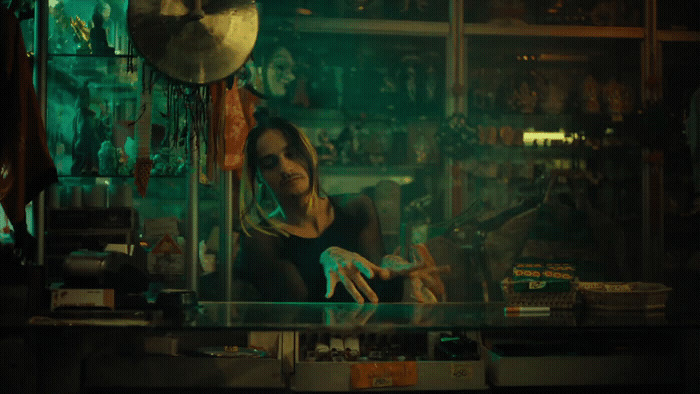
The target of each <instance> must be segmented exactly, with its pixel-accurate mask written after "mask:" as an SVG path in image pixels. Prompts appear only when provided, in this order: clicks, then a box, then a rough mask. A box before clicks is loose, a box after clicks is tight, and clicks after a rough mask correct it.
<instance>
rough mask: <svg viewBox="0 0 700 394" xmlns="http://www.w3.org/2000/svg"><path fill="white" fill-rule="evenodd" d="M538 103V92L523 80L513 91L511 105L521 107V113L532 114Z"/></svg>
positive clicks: (516, 107)
mask: <svg viewBox="0 0 700 394" xmlns="http://www.w3.org/2000/svg"><path fill="white" fill-rule="evenodd" d="M536 104H537V92H536V91H534V90H533V89H530V85H529V84H528V83H527V82H525V81H523V82H522V83H521V84H520V87H519V88H518V89H517V90H515V91H514V92H513V97H512V99H511V105H512V106H513V107H514V108H515V109H519V110H520V112H521V113H524V114H531V113H534V112H535V105H536Z"/></svg>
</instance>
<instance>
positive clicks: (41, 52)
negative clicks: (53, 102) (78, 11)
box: [34, 0, 49, 265]
mask: <svg viewBox="0 0 700 394" xmlns="http://www.w3.org/2000/svg"><path fill="white" fill-rule="evenodd" d="M48 28H49V5H48V1H46V0H40V1H37V2H36V5H35V8H34V32H35V33H34V86H35V89H36V93H37V96H38V98H39V109H40V111H41V116H42V120H43V122H44V125H45V124H46V107H47V105H46V103H47V99H46V91H47V90H46V66H47V62H48V40H49V34H48ZM44 195H45V193H44V192H43V191H42V192H41V193H39V195H38V196H37V198H36V199H35V200H34V229H35V231H34V235H35V236H36V242H37V249H36V262H35V264H37V265H44V256H45V246H46V245H45V244H46V236H45V234H44V231H45V223H44V222H45V220H46V215H45V203H44V202H45V200H44Z"/></svg>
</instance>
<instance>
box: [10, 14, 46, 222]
mask: <svg viewBox="0 0 700 394" xmlns="http://www.w3.org/2000/svg"><path fill="white" fill-rule="evenodd" d="M0 13H1V14H0V65H2V77H1V78H2V79H1V80H0V82H1V85H0V92H1V94H0V111H2V112H1V113H0V118H1V119H2V126H0V202H1V203H2V207H3V209H4V210H5V213H6V214H7V217H8V218H9V219H10V222H12V223H15V224H17V223H19V222H22V221H24V220H25V206H26V205H27V204H28V203H29V202H30V201H32V200H33V199H34V198H36V196H37V195H38V194H39V193H40V192H41V191H42V190H44V189H45V188H46V187H48V186H49V185H50V184H52V183H54V182H56V181H57V180H58V178H57V174H56V167H55V165H54V163H53V160H52V159H51V156H50V155H49V149H48V146H47V144H46V128H45V126H44V121H43V118H42V116H41V109H40V108H39V100H38V98H37V95H36V91H35V90H34V84H33V82H32V69H31V67H30V65H29V59H28V58H27V49H26V47H25V45H24V38H23V37H22V31H21V29H20V26H19V21H18V20H17V18H16V17H15V15H14V14H13V13H12V12H10V11H9V10H8V9H7V8H5V7H0Z"/></svg>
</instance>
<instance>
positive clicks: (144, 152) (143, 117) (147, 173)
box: [134, 65, 153, 197]
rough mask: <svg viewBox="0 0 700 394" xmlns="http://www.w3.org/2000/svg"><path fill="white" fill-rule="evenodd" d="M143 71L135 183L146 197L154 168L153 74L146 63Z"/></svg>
mask: <svg viewBox="0 0 700 394" xmlns="http://www.w3.org/2000/svg"><path fill="white" fill-rule="evenodd" d="M142 73H143V77H142V80H143V84H142V86H141V114H140V115H139V117H138V119H137V120H136V144H137V148H136V149H137V150H136V152H137V155H136V162H135V163H134V183H135V184H136V189H137V190H138V192H139V194H140V195H141V197H145V196H146V189H147V187H148V181H149V179H150V177H151V169H152V168H153V161H152V160H151V110H152V107H153V98H152V86H153V85H152V83H151V79H152V77H153V74H152V72H151V69H150V67H148V66H147V65H144V67H143V69H142Z"/></svg>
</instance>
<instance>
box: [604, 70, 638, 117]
mask: <svg viewBox="0 0 700 394" xmlns="http://www.w3.org/2000/svg"><path fill="white" fill-rule="evenodd" d="M602 92H603V94H604V95H605V101H606V103H607V105H608V113H609V114H610V117H611V119H612V121H613V122H622V120H623V114H626V113H629V112H630V111H631V109H632V96H631V95H630V92H629V90H628V89H627V87H626V86H625V85H623V84H621V83H619V82H617V80H615V78H611V79H610V81H608V83H606V84H605V86H603V88H602Z"/></svg>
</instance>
